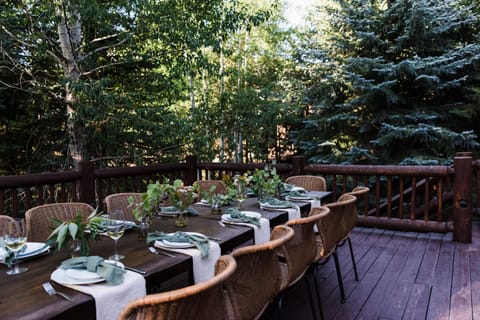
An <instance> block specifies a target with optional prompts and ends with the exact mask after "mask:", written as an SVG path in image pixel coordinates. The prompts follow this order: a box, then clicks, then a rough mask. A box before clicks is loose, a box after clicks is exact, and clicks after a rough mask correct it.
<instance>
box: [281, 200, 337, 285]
mask: <svg viewBox="0 0 480 320" xmlns="http://www.w3.org/2000/svg"><path fill="white" fill-rule="evenodd" d="M329 211H330V210H329V209H328V208H327V207H320V208H318V209H317V210H315V211H313V212H312V214H311V215H309V216H308V217H305V218H299V219H294V220H290V221H288V222H287V223H286V225H287V226H289V227H290V228H292V229H293V230H294V231H295V235H294V237H293V238H292V239H291V240H290V241H287V242H286V243H285V244H284V245H283V246H282V248H281V253H282V257H283V258H284V259H285V263H286V266H287V276H286V277H285V278H284V279H283V280H284V281H283V284H282V289H284V288H286V287H289V286H292V285H294V284H295V283H296V282H298V281H299V280H300V279H301V278H302V277H303V275H304V274H305V272H306V271H307V270H308V268H309V267H310V266H311V265H312V263H314V261H315V258H316V256H317V241H316V237H315V231H314V228H313V226H314V225H315V224H316V223H317V221H318V220H319V219H322V218H323V217H324V216H326V215H327V214H328V213H329ZM275 231H276V230H275V229H274V230H273V234H272V238H276V235H275Z"/></svg>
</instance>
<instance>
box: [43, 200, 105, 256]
mask: <svg viewBox="0 0 480 320" xmlns="http://www.w3.org/2000/svg"><path fill="white" fill-rule="evenodd" d="M104 221H105V217H103V216H102V215H100V214H97V209H95V210H94V211H93V212H92V213H91V214H90V215H89V216H88V217H87V218H84V217H83V216H82V215H80V214H78V215H77V216H75V218H73V219H72V220H69V221H62V220H59V219H53V222H54V223H55V224H56V225H57V226H56V228H55V229H54V230H53V231H52V233H51V234H50V235H49V236H48V240H47V243H48V244H49V245H52V246H55V247H56V250H57V251H59V250H60V249H62V248H64V247H65V246H66V245H67V243H68V242H69V241H70V240H79V241H80V252H81V253H82V254H84V255H88V240H91V239H95V238H96V236H97V234H98V232H99V231H102V230H103V228H102V225H103V223H104Z"/></svg>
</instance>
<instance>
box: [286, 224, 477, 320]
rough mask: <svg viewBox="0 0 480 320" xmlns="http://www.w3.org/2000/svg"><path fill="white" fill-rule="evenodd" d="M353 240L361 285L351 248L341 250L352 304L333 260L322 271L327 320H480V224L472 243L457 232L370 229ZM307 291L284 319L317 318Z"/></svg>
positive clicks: (294, 297) (298, 294)
mask: <svg viewBox="0 0 480 320" xmlns="http://www.w3.org/2000/svg"><path fill="white" fill-rule="evenodd" d="M351 238H352V243H353V246H354V252H355V258H356V260H357V268H358V274H359V278H360V280H359V281H358V282H357V281H355V279H354V275H353V269H352V263H351V260H350V255H349V253H348V246H344V247H342V248H340V249H339V257H340V262H341V265H342V273H343V278H344V286H345V291H346V294H347V302H346V303H344V304H342V303H340V294H339V289H338V283H337V278H336V273H335V266H334V263H333V259H331V261H329V262H328V263H327V264H325V265H323V266H321V267H320V268H319V269H318V270H319V272H318V277H317V280H318V284H319V288H320V296H321V299H322V306H323V312H324V316H325V319H326V320H330V319H339V320H350V319H352V320H353V319H367V320H373V319H382V320H387V319H388V320H396V319H402V320H403V319H415V320H417V319H431V320H439V319H461V320H468V319H480V252H479V243H480V225H478V224H474V226H473V240H472V243H471V244H463V243H457V242H453V241H452V234H451V233H450V234H438V233H416V232H399V231H390V230H381V229H370V228H355V230H354V232H353V234H352V235H351ZM302 283H304V282H302ZM306 292H307V290H306V288H305V287H304V286H303V285H300V286H297V287H296V288H295V289H294V290H291V291H290V292H289V293H288V294H287V296H286V297H285V300H284V307H283V312H282V315H283V319H292V320H293V319H312V318H313V317H312V315H311V313H310V307H309V304H308V297H307V295H306Z"/></svg>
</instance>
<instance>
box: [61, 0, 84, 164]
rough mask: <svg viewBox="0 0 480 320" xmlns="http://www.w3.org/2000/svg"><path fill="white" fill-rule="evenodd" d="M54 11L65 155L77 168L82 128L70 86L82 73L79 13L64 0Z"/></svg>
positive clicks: (82, 152) (80, 149)
mask: <svg viewBox="0 0 480 320" xmlns="http://www.w3.org/2000/svg"><path fill="white" fill-rule="evenodd" d="M56 11H57V12H56V13H57V15H58V17H59V18H60V21H59V23H58V25H57V32H58V40H59V43H60V49H61V52H62V64H63V65H62V67H63V71H64V75H65V78H66V79H67V81H66V84H65V97H64V99H65V105H66V112H67V128H66V129H67V136H68V150H67V152H68V154H67V158H68V159H69V160H70V161H71V164H72V166H73V168H74V169H78V164H79V162H80V161H81V160H82V159H83V154H84V148H85V130H84V126H83V125H82V124H81V123H80V121H79V116H78V113H77V110H76V109H75V103H76V102H77V98H76V96H75V90H74V88H73V87H74V84H75V83H76V82H77V81H78V80H79V78H80V74H81V71H80V68H79V65H78V62H79V60H80V58H81V56H80V51H79V47H80V44H81V41H82V29H81V17H80V13H79V12H78V11H77V10H75V9H72V7H68V6H67V4H66V3H65V2H63V1H57V3H56Z"/></svg>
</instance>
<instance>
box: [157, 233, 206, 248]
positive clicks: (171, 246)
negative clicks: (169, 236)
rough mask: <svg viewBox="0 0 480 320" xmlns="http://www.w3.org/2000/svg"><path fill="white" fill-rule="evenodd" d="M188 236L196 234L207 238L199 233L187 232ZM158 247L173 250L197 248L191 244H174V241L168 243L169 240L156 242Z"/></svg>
mask: <svg viewBox="0 0 480 320" xmlns="http://www.w3.org/2000/svg"><path fill="white" fill-rule="evenodd" d="M185 233H188V234H194V235H198V236H202V237H205V235H203V234H201V233H198V232H185ZM156 244H157V245H159V246H162V247H165V248H171V249H186V248H193V247H195V245H194V244H192V243H190V242H173V241H168V240H161V241H157V242H156Z"/></svg>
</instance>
